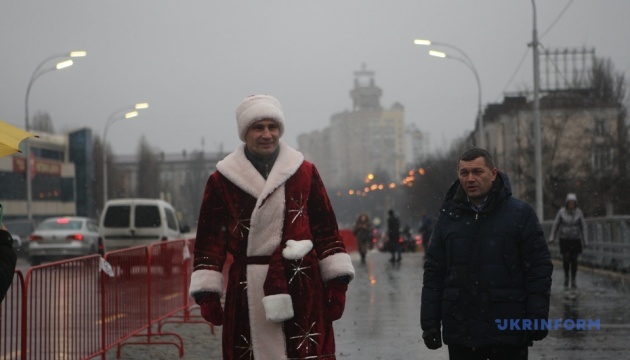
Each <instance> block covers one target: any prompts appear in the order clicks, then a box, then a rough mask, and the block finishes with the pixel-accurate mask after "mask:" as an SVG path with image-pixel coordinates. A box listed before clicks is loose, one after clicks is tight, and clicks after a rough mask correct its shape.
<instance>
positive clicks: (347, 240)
mask: <svg viewBox="0 0 630 360" xmlns="http://www.w3.org/2000/svg"><path fill="white" fill-rule="evenodd" d="M339 235H341V238H342V239H343V243H344V245H345V246H346V252H353V251H358V248H357V238H356V237H355V236H354V234H353V233H352V230H345V229H344V230H339Z"/></svg>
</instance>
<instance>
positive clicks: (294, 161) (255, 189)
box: [217, 141, 304, 202]
mask: <svg viewBox="0 0 630 360" xmlns="http://www.w3.org/2000/svg"><path fill="white" fill-rule="evenodd" d="M303 161H304V155H302V153H300V152H299V151H297V150H295V149H293V148H292V147H290V146H288V145H286V144H285V143H284V142H282V141H280V153H279V154H278V158H277V159H276V162H275V163H274V165H273V167H272V168H271V173H269V176H268V177H267V181H265V179H264V178H263V177H262V175H260V173H259V172H258V170H256V168H255V167H254V165H252V163H251V162H250V161H249V160H247V157H245V144H241V145H239V146H238V147H237V148H236V150H234V152H233V153H231V154H229V155H228V156H226V157H225V158H224V159H223V160H221V161H219V162H218V163H217V170H219V172H220V173H221V174H223V176H225V177H226V178H228V179H229V180H230V181H231V182H232V183H234V185H236V186H238V187H239V188H241V189H242V190H243V191H245V192H246V193H248V194H250V195H252V196H253V197H255V198H256V199H258V201H259V202H260V201H261V200H264V199H265V198H266V197H267V196H268V195H269V194H270V193H272V192H273V191H274V190H275V189H276V188H277V187H278V186H280V185H282V184H284V183H285V182H286V181H287V180H288V179H289V178H290V177H291V176H292V175H293V174H295V172H296V171H297V169H298V168H299V167H300V165H302V162H303Z"/></svg>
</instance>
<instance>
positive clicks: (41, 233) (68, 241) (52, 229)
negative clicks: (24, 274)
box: [28, 216, 99, 265]
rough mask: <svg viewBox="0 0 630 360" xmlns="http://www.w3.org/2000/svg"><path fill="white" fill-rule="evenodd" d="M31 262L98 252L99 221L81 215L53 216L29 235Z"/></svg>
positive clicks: (35, 263)
mask: <svg viewBox="0 0 630 360" xmlns="http://www.w3.org/2000/svg"><path fill="white" fill-rule="evenodd" d="M28 240H29V241H28V248H29V250H28V254H29V255H28V256H29V259H30V262H31V265H39V264H41V263H42V261H50V260H60V259H66V258H72V257H77V256H84V255H89V254H96V253H97V252H98V241H99V234H98V223H97V222H96V220H94V219H90V218H87V217H80V216H68V217H65V216H64V217H53V218H48V219H46V220H44V221H42V222H41V223H40V224H39V225H38V226H37V228H35V231H33V233H32V234H31V235H29V237H28Z"/></svg>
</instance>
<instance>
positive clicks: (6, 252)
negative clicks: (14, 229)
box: [0, 230, 17, 302]
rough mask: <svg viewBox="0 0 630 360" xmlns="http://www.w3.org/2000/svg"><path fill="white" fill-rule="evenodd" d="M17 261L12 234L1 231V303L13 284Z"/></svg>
mask: <svg viewBox="0 0 630 360" xmlns="http://www.w3.org/2000/svg"><path fill="white" fill-rule="evenodd" d="M16 261H17V256H16V255H15V251H13V238H12V237H11V234H9V232H8V231H6V230H0V302H2V300H3V299H4V295H5V294H6V292H7V290H9V287H11V283H12V282H13V273H14V272H15V264H16Z"/></svg>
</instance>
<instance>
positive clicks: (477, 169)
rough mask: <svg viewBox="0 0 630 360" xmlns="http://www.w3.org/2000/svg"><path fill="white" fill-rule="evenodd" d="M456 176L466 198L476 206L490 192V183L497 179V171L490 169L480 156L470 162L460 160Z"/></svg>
mask: <svg viewBox="0 0 630 360" xmlns="http://www.w3.org/2000/svg"><path fill="white" fill-rule="evenodd" d="M457 176H458V177H459V183H460V185H461V186H462V188H464V191H465V192H466V195H468V198H470V200H471V201H472V202H473V203H474V204H475V205H478V204H479V203H481V202H482V201H483V199H485V198H486V196H487V195H488V193H489V192H490V189H491V188H492V182H493V181H494V179H496V177H497V169H496V168H493V169H490V168H489V167H488V165H486V160H485V159H484V158H483V156H480V157H478V158H476V159H474V160H472V161H464V160H460V161H459V164H458V165H457Z"/></svg>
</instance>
